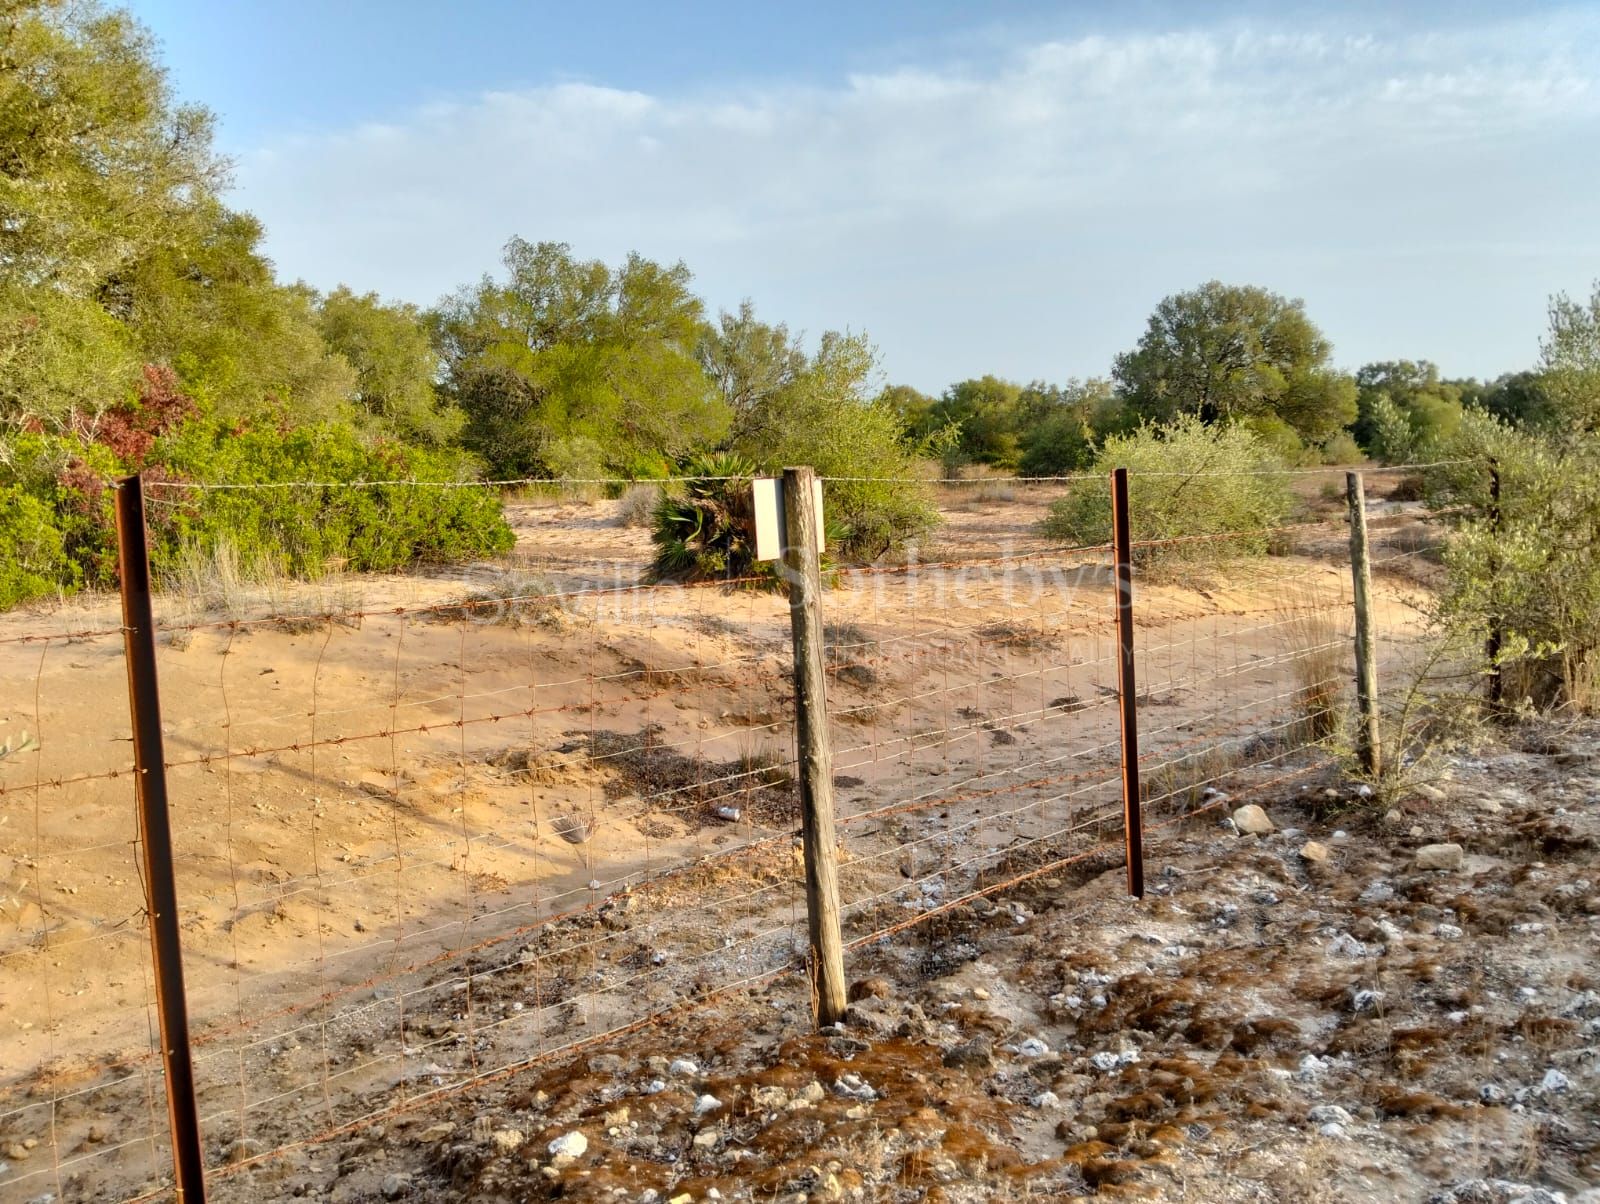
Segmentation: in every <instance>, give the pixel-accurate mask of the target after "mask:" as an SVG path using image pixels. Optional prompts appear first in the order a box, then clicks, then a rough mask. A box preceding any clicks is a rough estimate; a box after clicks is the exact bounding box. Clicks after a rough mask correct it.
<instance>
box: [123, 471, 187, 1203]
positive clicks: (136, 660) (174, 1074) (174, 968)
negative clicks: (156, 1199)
mask: <svg viewBox="0 0 1600 1204" xmlns="http://www.w3.org/2000/svg"><path fill="white" fill-rule="evenodd" d="M117 577H118V589H119V592H120V593H121V595H122V642H123V651H124V656H125V659H126V661H127V665H128V709H129V711H130V712H131V715H132V719H133V779H134V790H135V794H136V795H137V798H138V802H139V808H138V809H139V849H140V854H141V856H142V858H143V861H144V889H145V908H146V910H147V911H148V912H149V918H150V946H151V952H152V954H153V956H154V959H155V972H156V973H155V982H156V1019H157V1023H158V1027H159V1030H160V1035H161V1065H162V1069H163V1070H164V1071H165V1076H166V1088H167V1121H168V1123H169V1124H170V1125H171V1127H172V1168H173V1173H174V1181H175V1185H176V1200H177V1204H205V1198H206V1183H205V1151H204V1148H203V1146H202V1145H201V1141H200V1112H199V1107H198V1104H197V1101H196V1097H195V1089H194V1064H193V1061H192V1060H191V1050H190V1047H189V1006H188V999H187V996H186V995H185V994H184V988H183V952H182V949H181V947H180V944H179V938H178V891H177V886H176V883H175V881H174V873H173V861H172V824H171V819H170V817H169V815H168V813H167V769H166V755H165V752H164V750H163V746H162V739H161V694H160V688H159V685H158V683H157V680H156V633H155V618H154V614H153V611H152V607H151V604H150V554H149V547H148V545H147V542H146V537H145V525H144V482H143V481H141V480H140V479H139V477H138V475H137V474H135V475H134V476H131V477H127V478H126V479H124V480H121V481H118V482H117Z"/></svg>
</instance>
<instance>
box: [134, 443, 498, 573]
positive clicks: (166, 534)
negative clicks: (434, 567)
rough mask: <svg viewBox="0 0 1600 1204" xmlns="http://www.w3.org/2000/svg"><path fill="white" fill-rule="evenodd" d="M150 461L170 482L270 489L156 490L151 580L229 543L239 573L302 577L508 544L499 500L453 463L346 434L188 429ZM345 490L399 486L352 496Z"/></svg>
mask: <svg viewBox="0 0 1600 1204" xmlns="http://www.w3.org/2000/svg"><path fill="white" fill-rule="evenodd" d="M157 459H158V463H159V465H160V467H161V469H162V470H163V471H164V472H166V473H167V474H169V475H171V476H173V477H176V478H177V479H179V480H188V479H196V480H204V481H212V482H226V483H228V484H251V485H272V486H275V487H274V488H266V489H221V490H205V491H192V490H175V489H167V490H159V493H160V495H163V496H162V500H164V501H166V502H168V503H169V505H167V506H164V507H161V508H160V511H161V514H160V516H159V526H158V527H157V532H158V533H159V539H158V540H157V542H156V544H155V546H154V547H153V548H152V558H153V559H154V561H155V562H156V567H157V569H158V570H160V569H162V568H164V567H165V566H166V564H167V563H168V562H169V561H170V560H171V558H172V557H174V556H175V555H176V553H177V550H178V549H179V548H181V547H184V546H186V545H191V546H194V547H198V548H199V549H200V550H202V551H207V552H208V551H210V550H211V549H213V548H214V547H215V546H216V545H217V543H218V542H219V541H221V540H227V541H229V542H231V543H232V544H233V546H234V547H235V548H236V549H237V551H238V555H239V559H240V561H241V563H242V564H243V566H244V568H245V570H246V571H247V572H254V571H258V570H259V571H267V572H277V573H287V574H291V575H294V576H302V577H315V576H318V575H320V574H321V573H322V572H324V571H325V570H326V569H327V568H329V567H331V566H334V565H337V566H338V567H342V568H345V569H347V570H349V571H352V572H389V571H392V570H395V569H402V568H406V567H408V566H410V565H414V564H442V563H451V562H456V561H461V560H470V559H474V558H478V557H483V556H492V555H495V554H497V553H499V552H504V551H507V550H508V549H509V548H510V547H511V546H512V545H513V544H514V543H515V542H516V540H515V536H514V535H513V534H512V531H511V528H510V527H509V526H508V525H507V524H506V521H505V518H504V516H503V515H502V513H501V508H500V499H499V498H498V496H497V495H496V494H495V493H494V492H493V491H492V490H489V489H485V488H478V487H473V486H470V485H467V484H464V482H468V481H470V480H471V479H472V470H473V464H472V462H471V461H470V460H469V459H467V458H466V457H465V456H463V455H462V454H461V453H459V452H450V451H433V450H427V449H421V448H415V447H406V446H404V445H400V444H389V443H380V444H377V445H368V444H367V443H365V442H364V441H363V440H362V439H361V437H360V435H359V434H358V433H357V432H356V431H355V430H354V429H353V428H351V427H348V426H342V425H316V426H305V427H299V428H297V429H295V430H292V431H287V432H280V431H275V430H249V431H244V432H232V431H226V430H223V429H221V428H211V429H209V430H208V429H205V428H203V427H193V428H191V429H190V430H188V431H186V432H185V433H184V434H183V435H182V436H181V437H179V438H178V439H175V440H173V441H172V442H171V443H170V444H169V445H167V446H165V447H162V448H158V451H157ZM347 481H395V482H399V483H397V484H384V485H372V486H365V487H362V488H355V489H353V488H348V487H346V486H345V485H343V484H342V482H347ZM412 482H416V483H412ZM439 483H448V484H449V485H450V486H451V487H449V488H439V487H438V484H439Z"/></svg>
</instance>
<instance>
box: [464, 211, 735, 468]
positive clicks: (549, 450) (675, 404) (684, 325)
mask: <svg viewBox="0 0 1600 1204" xmlns="http://www.w3.org/2000/svg"><path fill="white" fill-rule="evenodd" d="M504 266H505V271H506V274H505V278H504V279H503V280H495V279H492V278H489V277H485V278H484V279H483V280H482V281H481V282H480V283H479V284H478V285H476V286H474V287H470V288H466V289H463V290H461V291H460V292H459V293H457V294H456V295H455V296H453V297H450V298H447V299H446V300H445V302H444V303H443V304H441V305H440V306H439V308H438V310H437V311H436V312H435V314H434V315H433V329H434V333H435V337H436V340H437V345H438V347H439V350H440V353H441V354H442V356H443V361H444V367H445V373H446V391H447V393H448V394H449V396H450V398H451V400H452V401H454V402H455V403H456V404H458V405H460V407H461V408H462V410H464V411H465V413H466V416H467V425H466V431H465V439H466V442H467V445H468V446H469V447H471V448H472V449H473V450H475V451H477V452H478V453H479V454H480V455H482V456H483V457H484V458H485V459H486V460H487V461H488V462H489V464H490V465H491V467H492V468H493V469H494V470H495V471H497V472H501V473H505V474H510V475H529V474H543V473H549V474H550V475H554V476H571V477H581V476H599V475H603V474H605V473H617V474H621V475H643V476H659V475H661V472H662V471H663V470H664V469H665V468H666V466H667V465H668V464H669V463H670V461H672V460H674V459H676V458H678V457H681V456H684V455H686V454H688V453H689V452H690V451H691V450H692V449H693V448H695V447H696V446H697V445H701V444H705V443H710V442H714V441H715V440H717V439H719V438H720V437H721V435H722V434H723V433H724V432H725V431H726V430H727V428H728V425H729V421H730V413H729V405H728V403H727V401H726V400H725V398H724V396H723V394H722V393H720V392H719V391H718V390H717V389H716V388H714V387H713V386H712V384H711V381H710V380H709V379H708V378H707V376H706V374H705V372H704V371H703V370H702V368H701V365H700V361H699V360H698V359H697V358H696V352H697V349H698V348H699V346H700V342H701V338H702V335H703V333H704V324H703V321H702V305H701V302H700V299H699V298H698V297H696V296H695V295H694V294H693V293H691V292H690V291H689V283H690V279H691V277H690V273H689V269H688V268H687V267H685V266H684V265H683V264H682V263H676V264H672V265H670V266H667V267H663V266H662V265H660V264H657V263H654V262H652V261H650V260H648V259H645V258H643V257H642V256H639V255H637V254H634V255H630V256H628V258H627V259H626V260H625V261H624V262H623V263H622V264H620V265H619V266H617V267H616V268H614V269H613V268H609V267H607V265H605V264H604V263H601V262H600V261H599V260H581V259H579V258H577V257H576V256H575V255H573V253H572V248H571V247H569V246H568V245H567V244H565V243H557V242H540V243H530V242H527V241H525V240H524V239H521V238H513V239H511V241H510V242H508V243H507V244H506V248H505V256H504Z"/></svg>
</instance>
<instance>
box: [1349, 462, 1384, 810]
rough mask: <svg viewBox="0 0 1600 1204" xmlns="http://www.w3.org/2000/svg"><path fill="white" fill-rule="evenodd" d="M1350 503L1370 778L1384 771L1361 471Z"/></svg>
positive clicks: (1362, 720)
mask: <svg viewBox="0 0 1600 1204" xmlns="http://www.w3.org/2000/svg"><path fill="white" fill-rule="evenodd" d="M1344 480H1345V494H1346V498H1347V500H1348V502H1349V506H1350V579H1351V583H1352V585H1353V586H1354V592H1355V606H1356V707H1357V708H1358V710H1359V712H1360V715H1359V718H1358V720H1357V723H1356V756H1357V758H1358V759H1359V760H1360V762H1361V768H1362V769H1363V770H1364V771H1365V772H1366V773H1367V774H1368V775H1369V776H1370V777H1374V778H1376V777H1379V776H1381V775H1382V773H1383V748H1382V741H1381V737H1380V735H1379V728H1378V646H1377V638H1376V634H1375V627H1374V622H1373V615H1372V564H1371V559H1370V557H1369V555H1368V550H1367V495H1366V490H1365V488H1364V487H1363V485H1362V483H1361V474H1360V473H1359V472H1347V473H1345V478H1344Z"/></svg>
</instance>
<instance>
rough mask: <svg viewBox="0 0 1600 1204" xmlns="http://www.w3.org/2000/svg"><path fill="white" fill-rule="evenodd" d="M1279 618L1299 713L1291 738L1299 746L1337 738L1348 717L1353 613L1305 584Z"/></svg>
mask: <svg viewBox="0 0 1600 1204" xmlns="http://www.w3.org/2000/svg"><path fill="white" fill-rule="evenodd" d="M1278 618H1279V624H1278V629H1279V632H1280V634H1281V638H1282V640H1283V642H1284V645H1285V653H1286V655H1287V656H1288V658H1289V668H1290V671H1291V672H1292V674H1293V676H1294V683H1295V694H1294V705H1295V710H1296V711H1297V713H1298V715H1299V719H1298V722H1297V723H1296V725H1295V726H1294V728H1292V729H1291V730H1290V733H1289V735H1290V738H1291V739H1292V740H1293V741H1294V742H1295V743H1297V744H1317V743H1320V742H1322V741H1324V740H1327V739H1329V738H1330V737H1332V736H1334V735H1336V734H1337V733H1338V731H1339V727H1340V724H1341V721H1342V718H1343V703H1344V694H1345V676H1346V667H1347V666H1348V665H1349V664H1350V662H1351V651H1350V649H1351V644H1350V641H1351V627H1350V616H1349V612H1348V610H1347V609H1346V608H1345V606H1344V605H1343V603H1342V601H1341V600H1340V599H1339V598H1338V597H1337V596H1336V595H1335V594H1333V593H1332V592H1331V591H1319V590H1317V589H1315V588H1314V587H1310V586H1306V587H1302V588H1300V589H1297V590H1295V591H1293V592H1292V593H1291V594H1290V595H1289V597H1287V598H1286V599H1285V600H1284V601H1283V602H1282V603H1281V604H1280V605H1279V607H1278Z"/></svg>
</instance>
